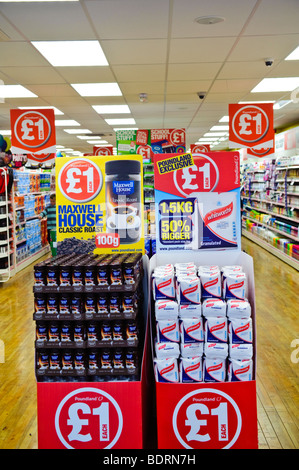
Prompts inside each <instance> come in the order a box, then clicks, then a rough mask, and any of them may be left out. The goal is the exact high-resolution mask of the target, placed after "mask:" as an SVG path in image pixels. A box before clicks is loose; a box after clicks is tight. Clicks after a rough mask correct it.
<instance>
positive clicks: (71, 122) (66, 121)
mask: <svg viewBox="0 0 299 470" xmlns="http://www.w3.org/2000/svg"><path fill="white" fill-rule="evenodd" d="M55 126H56V127H58V126H60V127H62V126H81V124H79V122H77V121H74V120H73V119H62V120H60V121H58V120H56V121H55Z"/></svg>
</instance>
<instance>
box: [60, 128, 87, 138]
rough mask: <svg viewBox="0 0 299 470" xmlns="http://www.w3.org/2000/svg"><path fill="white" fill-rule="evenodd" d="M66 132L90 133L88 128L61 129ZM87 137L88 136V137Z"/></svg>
mask: <svg viewBox="0 0 299 470" xmlns="http://www.w3.org/2000/svg"><path fill="white" fill-rule="evenodd" d="M63 130H64V132H67V133H68V134H92V132H91V131H90V130H89V129H63ZM88 138H89V137H88Z"/></svg>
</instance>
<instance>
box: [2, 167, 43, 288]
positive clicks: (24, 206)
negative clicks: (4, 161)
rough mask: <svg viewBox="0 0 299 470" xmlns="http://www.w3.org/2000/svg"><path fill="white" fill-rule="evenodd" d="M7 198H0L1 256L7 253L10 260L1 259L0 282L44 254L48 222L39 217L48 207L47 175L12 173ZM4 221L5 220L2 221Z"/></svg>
mask: <svg viewBox="0 0 299 470" xmlns="http://www.w3.org/2000/svg"><path fill="white" fill-rule="evenodd" d="M10 171H11V173H12V178H13V183H12V185H11V189H10V192H9V194H7V195H5V194H4V193H3V194H1V195H0V196H1V198H0V256H1V253H2V254H3V255H4V254H5V253H4V251H7V250H8V247H9V249H10V258H9V259H8V257H7V256H6V257H5V256H2V257H1V258H0V267H1V269H0V279H1V280H2V281H5V280H8V279H9V278H10V277H11V276H13V275H15V274H16V273H18V272H19V271H20V270H21V269H24V268H25V267H27V266H28V265H29V264H31V263H34V262H35V261H36V260H38V259H39V258H40V257H41V256H43V255H45V254H47V253H48V252H49V250H50V247H49V245H48V242H47V222H46V220H40V219H39V214H40V213H41V212H42V210H44V209H45V207H46V206H47V205H48V204H49V198H50V192H51V187H50V173H49V172H44V171H35V170H24V169H23V168H22V169H20V170H16V169H14V170H12V169H10ZM5 218H6V219H5Z"/></svg>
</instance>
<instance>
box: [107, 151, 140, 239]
mask: <svg viewBox="0 0 299 470" xmlns="http://www.w3.org/2000/svg"><path fill="white" fill-rule="evenodd" d="M105 172H106V175H105V181H106V230H107V232H108V233H117V234H118V235H119V238H120V243H121V244H124V243H136V242H138V240H139V239H140V236H141V223H142V214H141V167H140V162H139V161H137V160H111V161H109V162H106V165H105Z"/></svg>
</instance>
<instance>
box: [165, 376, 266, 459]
mask: <svg viewBox="0 0 299 470" xmlns="http://www.w3.org/2000/svg"><path fill="white" fill-rule="evenodd" d="M170 388H171V390H170ZM156 394H157V416H158V448H159V449H183V448H185V449H198V450H199V449H229V448H232V449H233V448H234V449H237V448H239V449H257V448H258V442H257V407H256V383H255V381H249V382H238V383H233V382H225V383H218V384H215V383H213V384H209V383H205V384H201V385H198V386H197V387H194V384H176V385H171V386H170V385H169V384H162V383H156ZM248 410H250V413H248Z"/></svg>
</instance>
